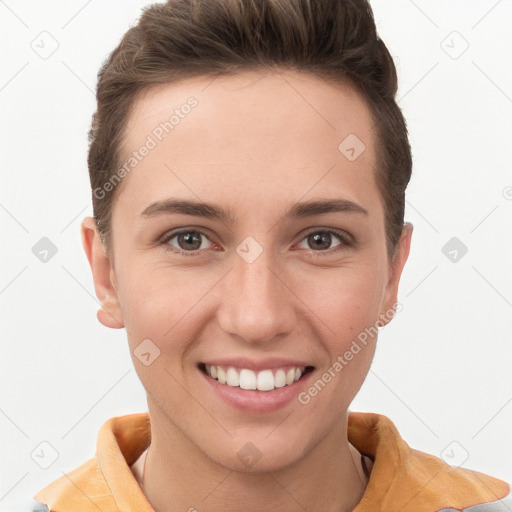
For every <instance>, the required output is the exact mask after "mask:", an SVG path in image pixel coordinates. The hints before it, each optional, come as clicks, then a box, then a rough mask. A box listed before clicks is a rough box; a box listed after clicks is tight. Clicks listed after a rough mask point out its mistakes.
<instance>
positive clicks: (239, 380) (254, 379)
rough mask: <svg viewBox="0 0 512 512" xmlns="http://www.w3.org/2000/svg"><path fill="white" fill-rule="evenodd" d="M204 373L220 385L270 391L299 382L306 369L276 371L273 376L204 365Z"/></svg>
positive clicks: (269, 372) (263, 372) (265, 371)
mask: <svg viewBox="0 0 512 512" xmlns="http://www.w3.org/2000/svg"><path fill="white" fill-rule="evenodd" d="M205 367H206V373H207V374H208V375H210V377H213V378H214V379H217V380H218V381H219V382H220V383H221V384H226V385H228V386H232V387H241V388H242V389H257V390H258V391H272V390H273V389H274V388H282V387H284V386H287V385H290V384H293V383H294V382H295V381H297V380H299V379H300V377H301V375H302V374H303V373H304V370H305V369H306V368H305V367H304V366H303V367H301V368H299V367H297V368H290V369H289V370H287V371H286V370H284V369H282V368H280V369H278V370H277V371H276V372H275V374H274V373H273V371H272V370H262V371H260V372H258V374H257V375H256V373H255V372H253V371H252V370H248V369H247V368H243V369H241V370H237V369H236V368H233V367H231V366H230V367H228V368H227V370H225V369H224V368H222V367H221V366H214V365H209V364H207V365H205Z"/></svg>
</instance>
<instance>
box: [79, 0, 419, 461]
mask: <svg viewBox="0 0 512 512" xmlns="http://www.w3.org/2000/svg"><path fill="white" fill-rule="evenodd" d="M396 91H397V77H396V71H395V67H394V64H393V61H392V59H391V56H390V55H389V52H388V51H387V49H386V47H385V45H384V43H383V42H382V41H381V40H380V39H379V38H378V36H377V34H376V29H375V23H374V20H373V15H372V12H371V9H370V6H369V4H368V3H367V1H365V0H345V1H344V0H324V1H316V0H262V1H259V2H250V1H242V0H207V1H206V0H202V1H201V0H171V1H170V2H167V3H165V4H155V5H152V6H150V7H148V8H146V9H145V10H144V12H143V14H142V16H141V18H140V20H139V22H138V24H137V25H136V26H134V27H132V28H130V29H129V30H128V32H127V33H126V34H125V36H124V37H123V39H122V40H121V42H120V44H119V46H118V47H117V48H116V49H115V50H114V51H113V52H112V54H111V55H110V56H109V58H108V59H107V61H106V62H105V63H104V65H103V67H102V69H101V70H100V73H99V82H98V88H97V100H98V108H97V111H96V112H95V114H94V117H93V122H92V127H91V130H90V135H89V137H90V149H89V159H88V164H89V172H90V178H91V187H92V200H93V210H94V218H92V217H88V218H86V219H84V221H83V223H82V239H83V244H84V248H85V250H86V253H87V256H88V259H89V262H90V264H91V268H92V270H93V277H94V282H95V289H96V293H97V295H98V297H99V299H100V300H101V304H102V309H100V310H99V311H98V319H99V320H100V321H101V322H102V323H103V324H104V325H106V326H108V327H112V328H120V327H126V330H127V334H128V340H129V344H130V350H131V354H132V358H133V362H134V365H135V368H136V370H137V373H138V375H139V377H140V379H141V381H142V383H143V385H144V387H145V389H146V392H147V394H148V405H149V408H150V414H151V413H153V415H152V419H153V420H154V422H155V423H154V424H155V425H156V423H157V422H158V421H159V422H160V424H161V425H163V424H164V423H165V424H166V426H165V427H164V426H161V428H162V430H166V429H167V430H168V431H170V430H172V431H173V432H174V433H178V432H179V434H180V435H182V436H183V439H184V440H185V441H186V443H189V445H190V446H193V447H194V449H197V450H198V453H203V454H206V455H207V456H208V457H209V458H210V459H212V460H214V461H216V462H218V463H220V464H222V465H225V466H226V467H232V468H236V467H238V468H240V467H241V465H242V464H243V463H242V462H241V460H240V458H239V457H237V455H236V454H237V449H239V448H240V447H242V446H244V444H245V443H246V442H248V441H250V442H252V443H253V444H254V445H255V446H257V447H258V449H259V450H261V451H262V452H263V453H268V454H271V453H272V454H273V455H272V456H270V455H269V456H268V457H266V458H265V459H262V462H261V463H260V465H259V468H261V469H264V468H266V469H271V468H275V467H278V466H279V464H281V465H283V464H289V463H290V462H292V461H293V460H296V459H298V458H299V457H301V456H303V455H304V454H305V453H307V452H308V451H309V450H310V449H311V448H312V447H313V446H316V445H317V444H318V443H319V442H320V441H321V440H322V439H324V438H326V436H328V434H329V433H330V432H331V431H332V430H333V428H334V427H335V426H336V425H338V424H340V422H342V420H343V418H346V413H347V409H348V406H349V404H350V402H351V401H352V399H353V397H354V396H355V394H356V393H357V391H358V390H359V389H360V387H361V385H362V383H363V381H364V379H365V377H366V375H367V373H368V370H369V367H370V364H371V360H372V358H373V354H374V350H375V344H376V340H377V334H376V333H377V327H379V326H380V327H381V326H384V325H385V324H386V323H388V322H389V321H390V320H391V318H392V316H393V311H394V309H395V307H396V303H397V293H398V283H399V279H400V276H401V272H402V269H403V266H404V264H405V261H406V260H407V256H408V253H409V246H410V240H411V235H412V226H411V225H410V224H409V223H404V202H405V189H406V187H407V184H408V181H409V179H410V175H411V166H412V164H411V153H410V146H409V142H408V136H407V129H406V124H405V121H404V118H403V115H402V113H401V111H400V109H399V107H398V105H397V104H396V101H395V94H396ZM169 200H173V201H174V203H173V204H170V203H169ZM338 200H342V201H338ZM190 201H194V202H196V203H207V205H203V206H202V207H199V206H197V205H190V204H185V203H186V202H190ZM329 201H330V203H329V204H327V205H326V203H327V202H329ZM298 203H304V204H302V206H300V205H299V206H298ZM305 203H307V204H305ZM313 203H316V204H313ZM319 203H323V206H319ZM335 203H336V205H335ZM334 206H335V207H334ZM187 253H188V254H187ZM362 332H366V333H369V335H367V336H366V338H365V342H364V343H362V342H361V341H360V342H359V344H357V343H356V344H357V345H358V346H359V350H357V349H355V348H354V340H357V339H358V336H360V334H361V333H362ZM148 340H150V341H148ZM359 340H361V338H360V337H359ZM141 343H142V345H141ZM141 351H143V352H145V353H149V354H150V356H146V360H145V361H144V362H143V361H142V358H140V352H141ZM347 351H351V353H352V357H350V359H349V360H348V361H347V358H344V357H343V356H344V354H346V353H347ZM340 357H341V359H342V360H343V361H344V363H341V360H340ZM228 359H229V360H232V361H234V360H237V361H238V360H239V362H240V364H242V362H243V361H245V362H246V364H247V365H250V364H251V363H255V364H256V363H258V362H262V361H266V362H268V364H272V368H275V367H277V366H279V364H281V365H285V363H291V362H295V363H297V364H298V363H305V364H304V366H307V367H308V373H307V378H308V379H309V384H310V385H313V384H314V382H315V381H317V380H318V379H319V378H320V379H321V378H322V375H324V374H325V373H326V372H327V373H329V374H330V375H331V377H332V378H331V379H330V380H329V383H328V384H326V385H325V387H322V389H321V392H320V390H319V389H318V386H317V390H318V391H317V393H306V395H307V396H309V399H305V397H306V395H304V394H302V397H303V399H302V401H301V400H300V398H299V396H297V400H294V401H292V402H289V403H287V404H286V405H284V406H282V407H279V408H277V409H275V410H270V409H268V410H265V411H259V412H258V413H254V412H251V411H247V410H243V409H240V408H237V407H235V406H233V405H232V404H229V403H227V402H225V401H223V400H221V399H220V398H218V397H216V396H215V398H213V399H212V400H214V403H212V402H211V401H210V396H209V393H210V388H209V387H208V386H210V383H209V382H208V379H210V378H211V377H207V376H206V375H205V374H204V372H205V364H208V363H215V362H218V361H221V362H222V361H225V360H228ZM149 361H151V362H150V364H147V363H149ZM336 361H338V362H339V363H340V364H342V368H341V369H340V370H339V371H337V370H336V369H335V368H334V365H335V363H336ZM242 367H245V366H242ZM336 368H339V366H337V367H336ZM303 378H305V377H303ZM325 380H326V379H324V381H325ZM307 389H309V388H308V387H306V391H307ZM301 391H302V393H304V392H305V390H304V389H301ZM312 394H313V395H315V396H314V397H312V396H311V395H312ZM202 400H206V401H207V402H206V403H204V402H202ZM217 400H218V402H217ZM306 401H307V404H306V403H305V402H306ZM209 404H211V408H209V407H208V405H209ZM290 413H291V414H290ZM287 415H290V418H291V419H288V420H286V421H285V420H284V418H285V417H287ZM158 418H159V419H158ZM278 426H279V427H278ZM298 427H302V428H298ZM156 428H158V425H156ZM273 429H275V430H273ZM271 430H272V432H273V433H272V435H270V436H269V435H268V433H269V432H270V431H271ZM306 433H307V438H306ZM283 441H284V442H283ZM255 469H258V468H257V467H256V466H255Z"/></svg>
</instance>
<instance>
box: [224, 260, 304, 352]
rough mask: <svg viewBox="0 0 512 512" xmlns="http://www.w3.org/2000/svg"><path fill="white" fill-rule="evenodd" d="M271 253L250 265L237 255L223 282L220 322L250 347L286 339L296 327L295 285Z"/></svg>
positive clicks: (225, 330) (225, 328)
mask: <svg viewBox="0 0 512 512" xmlns="http://www.w3.org/2000/svg"><path fill="white" fill-rule="evenodd" d="M286 276H287V273H286V272H284V271H283V269H282V268H281V267H279V265H278V264H276V261H275V258H272V256H271V254H270V251H263V252H262V253H261V254H260V255H259V256H258V258H257V259H256V260H255V261H252V262H249V261H246V260H245V259H244V258H242V257H239V256H238V255H236V256H235V258H234V264H233V268H232V269H231V271H230V272H229V273H228V274H227V276H226V278H225V279H224V280H223V281H224V283H223V288H222V295H221V301H222V303H221V305H220V307H219V309H218V321H219V323H220V326H221V328H222V329H223V330H224V332H225V333H227V334H230V335H232V336H234V337H237V338H241V339H243V340H245V341H246V342H247V343H253V344H265V343H268V342H271V341H272V340H274V339H275V338H277V337H286V335H287V334H290V333H291V332H292V330H293V329H294V328H295V327H296V325H297V321H298V318H297V310H296V308H295V307H294V304H296V303H297V301H298V298H297V296H296V295H295V294H294V292H293V284H292V283H287V282H286V281H287V277H286Z"/></svg>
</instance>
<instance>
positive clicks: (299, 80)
mask: <svg viewBox="0 0 512 512" xmlns="http://www.w3.org/2000/svg"><path fill="white" fill-rule="evenodd" d="M374 130H375V128H374V123H373V119H372V116H371V113H370V110H369V108H368V106H367V104H366V102H365V100H364V99H363V98H362V97H361V95H360V94H359V93H358V92H356V91H355V90H354V89H353V88H352V87H350V86H349V85H347V84H343V83H341V84H332V83H328V82H326V81H324V80H322V79H320V78H318V77H315V76H312V75H309V74H304V73H300V72H296V71H290V70H286V71H279V72H277V71H265V72H263V71H260V72H256V71H246V72H242V73H239V74H236V75H230V76H220V77H216V78H213V77H194V78H191V79H186V80H182V81H180V82H176V83H171V84H165V85H159V86H156V87H152V88H149V89H146V90H144V91H143V93H142V94H141V95H140V96H139V97H138V99H137V101H136V102H134V104H133V106H132V110H131V113H130V116H129V118H128V121H127V124H126V130H125V135H124V138H123V144H122V154H123V163H126V162H128V160H129V159H130V155H133V152H138V153H139V156H138V157H137V162H135V161H132V163H133V164H134V165H133V166H127V169H129V171H128V173H126V174H127V175H126V177H125V178H124V179H123V181H124V182H123V192H122V194H121V196H128V197H127V200H129V203H130V205H131V206H132V207H135V209H137V210H138V212H140V211H142V210H143V209H144V206H147V203H148V202H149V201H154V200H158V199H165V198H168V197H169V196H172V195H180V196H181V197H183V196H187V197H189V198H192V197H194V196H195V197H194V198H195V199H198V197H199V198H201V199H211V200H212V201H214V200H223V201H226V200H227V199H228V198H229V197H231V196H232V197H233V199H235V196H236V198H237V199H238V202H239V203H240V204H246V205H249V204H250V203H251V201H256V200H257V199H258V200H265V201H266V202H268V201H269V200H270V199H271V197H273V196H276V197H277V196H278V197H280V198H283V200H286V199H289V200H292V199H298V198H302V197H304V196H305V195H307V194H308V193H309V194H310V195H314V196H318V195H321V196H326V195H330V196H332V197H335V196H336V195H339V193H338V192H340V193H341V192H344V197H346V198H347V199H349V200H353V201H355V202H358V203H366V204H367V205H369V203H370V202H371V201H372V200H375V199H376V197H375V193H376V187H375V180H374V173H375V163H376V151H375V142H374V141H375V134H374ZM144 146H145V147H146V148H149V149H146V150H143V148H144ZM141 150H143V151H141ZM140 153H144V156H143V157H140ZM132 160H133V158H132ZM260 204H261V203H260ZM269 206H270V205H269ZM369 206H371V205H369Z"/></svg>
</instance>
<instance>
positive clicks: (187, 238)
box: [182, 233, 201, 248]
mask: <svg viewBox="0 0 512 512" xmlns="http://www.w3.org/2000/svg"><path fill="white" fill-rule="evenodd" d="M182 236H183V237H184V239H185V241H186V243H187V245H189V248H190V244H189V242H192V244H193V243H194V238H195V239H196V243H197V236H195V235H193V234H192V235H191V234H190V233H185V234H184V235H182ZM199 245H201V241H199Z"/></svg>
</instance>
